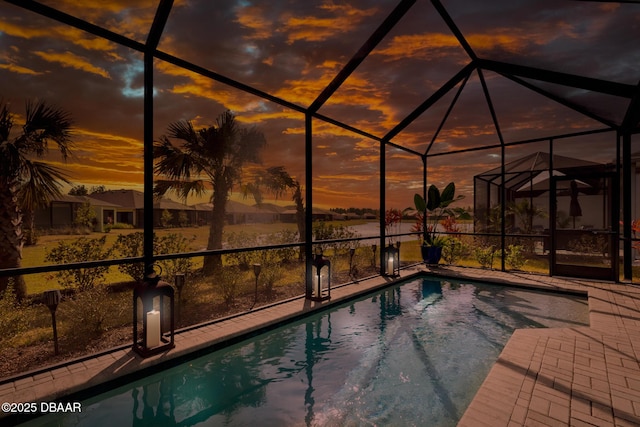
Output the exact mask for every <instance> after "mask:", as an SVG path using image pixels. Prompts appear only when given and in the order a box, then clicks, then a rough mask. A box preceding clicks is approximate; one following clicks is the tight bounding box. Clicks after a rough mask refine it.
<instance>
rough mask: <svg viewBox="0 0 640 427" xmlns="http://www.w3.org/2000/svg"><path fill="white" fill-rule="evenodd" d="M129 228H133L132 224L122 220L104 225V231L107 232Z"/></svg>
mask: <svg viewBox="0 0 640 427" xmlns="http://www.w3.org/2000/svg"><path fill="white" fill-rule="evenodd" d="M131 229H133V225H132V224H125V223H124V222H116V223H113V224H107V225H105V226H104V231H105V233H108V232H110V231H111V230H131Z"/></svg>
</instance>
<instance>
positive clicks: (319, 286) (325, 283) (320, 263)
mask: <svg viewBox="0 0 640 427" xmlns="http://www.w3.org/2000/svg"><path fill="white" fill-rule="evenodd" d="M311 271H312V276H313V279H312V280H313V287H312V289H311V296H310V297H309V299H311V300H313V301H324V300H327V299H329V298H331V261H329V260H328V259H327V258H325V257H324V256H323V254H322V248H320V247H318V248H317V249H316V254H315V256H314V258H313V262H312V268H311Z"/></svg>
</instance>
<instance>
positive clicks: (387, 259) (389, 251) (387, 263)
mask: <svg viewBox="0 0 640 427" xmlns="http://www.w3.org/2000/svg"><path fill="white" fill-rule="evenodd" d="M384 273H385V275H386V276H394V277H395V276H399V275H400V246H398V247H395V246H393V245H389V246H387V247H386V248H384Z"/></svg>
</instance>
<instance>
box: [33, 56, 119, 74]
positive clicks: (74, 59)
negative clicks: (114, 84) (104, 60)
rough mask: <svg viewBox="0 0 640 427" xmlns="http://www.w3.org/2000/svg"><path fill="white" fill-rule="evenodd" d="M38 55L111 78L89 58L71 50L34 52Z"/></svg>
mask: <svg viewBox="0 0 640 427" xmlns="http://www.w3.org/2000/svg"><path fill="white" fill-rule="evenodd" d="M34 54H36V55H37V56H39V57H40V58H42V59H44V60H45V61H48V62H54V63H58V64H60V65H62V66H63V67H67V68H74V69H76V70H81V71H86V72H88V73H92V74H97V75H99V76H101V77H104V78H106V79H110V78H111V76H109V72H108V71H107V70H105V69H103V68H100V67H96V66H95V65H93V64H91V63H90V62H89V61H88V60H87V59H85V58H82V57H80V56H78V55H76V54H74V53H71V52H68V51H67V52H42V51H37V52H34Z"/></svg>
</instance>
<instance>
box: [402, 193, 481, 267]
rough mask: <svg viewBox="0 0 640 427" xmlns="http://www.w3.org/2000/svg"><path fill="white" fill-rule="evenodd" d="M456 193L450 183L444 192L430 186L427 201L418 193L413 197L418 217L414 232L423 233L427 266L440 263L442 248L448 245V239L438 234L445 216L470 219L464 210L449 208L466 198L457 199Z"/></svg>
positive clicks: (422, 248) (459, 196)
mask: <svg viewBox="0 0 640 427" xmlns="http://www.w3.org/2000/svg"><path fill="white" fill-rule="evenodd" d="M455 193H456V186H455V184H454V183H453V182H450V183H449V184H447V186H446V187H445V188H444V190H442V192H440V190H439V189H438V187H436V186H435V185H433V184H432V185H431V186H429V189H428V190H427V200H425V199H424V198H423V197H422V196H421V195H420V194H417V193H416V194H415V195H414V196H413V203H414V205H415V217H416V225H415V226H414V227H413V231H416V232H418V233H422V245H421V251H422V258H423V259H424V261H425V262H426V263H427V264H438V263H439V262H440V258H441V257H442V247H443V246H444V244H445V243H446V237H445V236H439V235H437V233H436V229H437V227H438V221H439V220H440V219H441V218H443V217H445V216H449V217H454V218H459V219H469V218H470V216H469V214H468V213H467V212H466V210H465V209H464V208H455V209H453V208H450V207H449V205H451V204H452V203H453V202H455V201H458V200H460V199H463V198H464V196H462V195H458V196H457V197H456V195H455ZM425 218H426V219H425Z"/></svg>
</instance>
